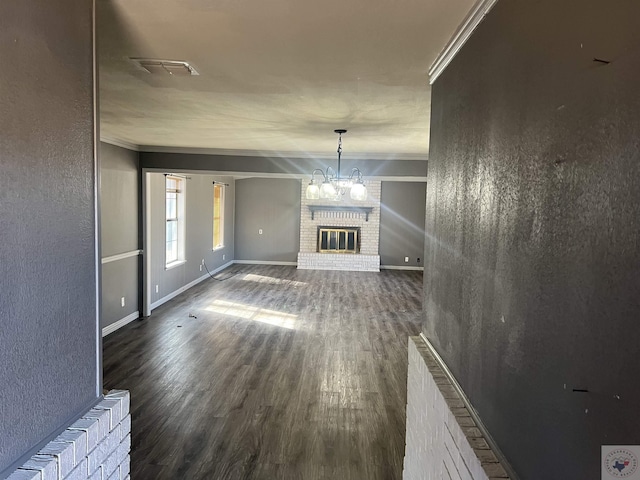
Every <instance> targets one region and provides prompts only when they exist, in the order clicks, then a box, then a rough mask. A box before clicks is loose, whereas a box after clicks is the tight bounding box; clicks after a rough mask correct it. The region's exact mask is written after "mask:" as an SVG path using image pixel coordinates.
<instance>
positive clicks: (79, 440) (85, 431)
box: [7, 390, 131, 480]
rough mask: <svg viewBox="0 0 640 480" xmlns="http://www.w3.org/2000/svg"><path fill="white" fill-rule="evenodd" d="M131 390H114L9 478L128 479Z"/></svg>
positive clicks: (47, 479) (29, 479) (36, 479)
mask: <svg viewBox="0 0 640 480" xmlns="http://www.w3.org/2000/svg"><path fill="white" fill-rule="evenodd" d="M130 450H131V415H129V392H127V391H124V390H112V391H110V392H109V393H108V394H107V395H105V397H104V400H102V401H101V402H100V403H99V404H98V405H96V406H95V407H94V408H92V409H91V410H89V411H88V412H87V413H85V414H84V415H83V417H82V418H81V419H80V420H78V421H76V422H75V423H74V424H73V425H71V426H70V427H69V428H67V429H66V430H65V431H64V432H62V433H61V434H60V435H59V436H58V437H57V438H56V439H55V440H53V441H51V442H49V443H48V444H47V445H46V446H45V447H44V448H43V449H42V450H40V451H39V452H38V453H37V454H36V455H34V456H33V457H31V458H30V459H29V460H27V461H26V462H25V463H24V465H22V466H21V467H19V468H18V469H17V470H16V471H15V472H13V473H12V474H11V475H9V477H8V478H7V480H87V479H88V480H125V479H126V480H129V465H130V464H129V461H130V459H129V451H130Z"/></svg>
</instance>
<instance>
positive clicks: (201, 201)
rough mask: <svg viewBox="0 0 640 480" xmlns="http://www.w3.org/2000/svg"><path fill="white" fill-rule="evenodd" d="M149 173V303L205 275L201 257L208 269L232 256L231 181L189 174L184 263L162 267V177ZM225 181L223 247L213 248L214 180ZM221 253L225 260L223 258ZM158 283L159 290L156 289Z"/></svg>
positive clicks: (163, 239)
mask: <svg viewBox="0 0 640 480" xmlns="http://www.w3.org/2000/svg"><path fill="white" fill-rule="evenodd" d="M148 175H149V176H150V191H149V198H150V201H151V203H150V214H151V218H150V223H151V231H150V232H149V234H150V239H151V252H150V259H151V277H150V282H151V286H152V288H151V303H153V302H156V301H158V300H160V299H162V298H164V297H166V296H167V295H170V294H171V293H173V292H175V291H176V290H178V289H180V288H182V287H183V286H185V285H187V284H188V283H190V282H192V281H194V280H196V279H198V278H200V277H202V276H204V275H206V274H207V272H206V270H205V269H204V268H203V270H202V271H200V264H201V262H202V259H204V260H205V262H206V264H207V267H208V268H209V270H210V271H213V270H214V269H216V268H218V267H220V266H222V265H224V264H227V263H229V262H230V261H232V260H233V259H234V197H235V186H234V181H233V179H232V178H230V177H222V176H217V175H201V174H193V175H189V177H190V179H189V180H187V181H186V193H185V195H186V206H185V208H186V238H187V243H186V246H185V256H186V263H184V264H182V265H180V266H177V267H173V268H171V269H169V270H166V269H165V259H164V255H165V253H164V249H165V225H166V220H165V210H164V209H165V177H164V175H163V174H160V173H149V174H148ZM214 180H216V181H219V182H224V183H228V184H229V186H228V187H226V198H225V214H224V215H225V224H224V232H225V233H224V235H225V238H224V241H225V246H224V248H221V249H218V250H215V251H214V250H213V248H212V247H213V181H214ZM223 255H224V256H225V259H224V260H223V258H222V257H223ZM155 285H158V290H159V291H158V293H156V292H155Z"/></svg>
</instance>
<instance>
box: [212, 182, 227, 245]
mask: <svg viewBox="0 0 640 480" xmlns="http://www.w3.org/2000/svg"><path fill="white" fill-rule="evenodd" d="M224 187H225V186H224V185H216V184H214V185H213V215H212V220H213V227H212V230H211V233H212V240H211V244H212V250H213V251H215V250H220V249H221V248H224V246H225V243H224V217H225V215H224V206H225V197H226V194H225V191H226V190H225V188H224ZM216 192H219V201H218V207H217V210H218V214H217V215H216ZM216 225H217V226H218V228H217V229H216ZM217 236H219V237H220V238H219V242H216V239H217Z"/></svg>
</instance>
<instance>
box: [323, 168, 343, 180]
mask: <svg viewBox="0 0 640 480" xmlns="http://www.w3.org/2000/svg"><path fill="white" fill-rule="evenodd" d="M330 171H331V172H333V175H331V174H330ZM338 172H340V169H338ZM332 176H333V177H335V176H336V171H335V170H334V169H333V167H331V166H329V167H327V175H326V176H325V180H327V181H331V177H332ZM337 176H338V178H340V174H339V173H338V175H337Z"/></svg>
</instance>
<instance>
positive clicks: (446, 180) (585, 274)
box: [424, 0, 640, 480]
mask: <svg viewBox="0 0 640 480" xmlns="http://www.w3.org/2000/svg"><path fill="white" fill-rule="evenodd" d="M638 18H640V3H638V2H635V1H619V2H604V1H593V0H588V1H584V0H581V1H577V0H567V1H564V2H556V1H552V0H543V1H537V2H525V1H499V2H498V3H497V4H496V6H495V7H494V9H493V10H492V11H491V13H490V14H489V15H488V17H487V18H486V19H485V20H484V22H483V23H482V24H481V25H480V26H479V28H478V29H477V30H476V32H475V33H474V35H473V36H472V38H471V39H470V41H469V42H468V43H467V44H466V45H465V46H464V47H463V49H462V50H461V51H460V53H459V54H458V56H457V57H456V58H455V59H454V61H453V62H452V63H451V64H450V65H449V67H448V68H447V70H446V71H445V72H444V74H443V75H442V76H441V77H440V78H439V79H438V80H437V81H436V83H435V85H434V88H433V93H432V116H431V118H432V131H431V152H430V160H429V173H428V183H427V185H428V189H427V210H426V218H427V222H426V231H427V235H426V248H425V302H424V304H425V309H426V311H425V316H426V317H425V322H424V332H425V334H426V335H427V336H428V338H429V339H430V340H431V341H432V342H433V344H434V345H435V347H436V348H437V350H438V352H439V353H440V354H441V355H442V357H443V358H444V360H445V361H446V363H447V364H448V366H449V367H450V368H451V370H452V371H453V373H454V375H455V376H456V378H457V379H458V381H459V382H460V384H461V385H462V387H463V388H464V390H465V392H466V393H467V395H468V396H469V398H470V399H471V401H472V403H473V405H474V406H475V408H476V409H477V410H478V412H479V414H480V416H481V417H482V419H483V420H484V422H485V423H486V425H487V427H488V428H489V430H490V432H491V434H492V435H493V436H494V438H495V439H496V440H497V442H498V444H499V446H500V447H501V449H502V450H503V451H504V453H505V454H506V456H507V458H508V460H509V461H510V462H511V463H512V465H513V467H514V468H515V470H516V472H517V473H518V474H519V475H520V476H521V478H522V479H523V480H538V479H543V478H544V479H548V480H554V479H558V480H570V479H576V480H578V479H579V480H582V479H586V478H600V447H601V445H602V444H610V445H617V444H636V445H637V444H638V443H640V436H639V433H638V432H640V419H639V417H638V415H637V406H638V404H639V403H640V384H639V383H638V382H637V381H636V379H637V378H639V377H640V362H638V351H639V345H640V328H638V319H639V318H640V269H639V268H638V265H640V241H639V240H638V239H639V238H640V181H638V179H639V178H640V140H639V138H640V137H639V135H638V132H640V95H639V94H638V85H640V55H638V52H640V29H638V28H637V20H638ZM594 58H598V59H602V60H605V61H608V62H610V63H609V64H606V63H602V62H597V61H594ZM574 389H577V390H588V393H581V392H574Z"/></svg>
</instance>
